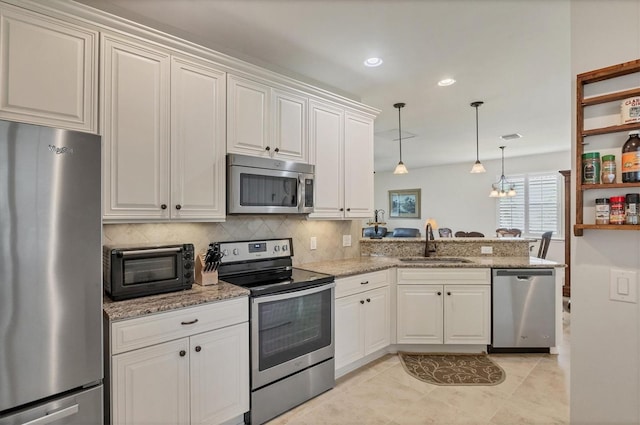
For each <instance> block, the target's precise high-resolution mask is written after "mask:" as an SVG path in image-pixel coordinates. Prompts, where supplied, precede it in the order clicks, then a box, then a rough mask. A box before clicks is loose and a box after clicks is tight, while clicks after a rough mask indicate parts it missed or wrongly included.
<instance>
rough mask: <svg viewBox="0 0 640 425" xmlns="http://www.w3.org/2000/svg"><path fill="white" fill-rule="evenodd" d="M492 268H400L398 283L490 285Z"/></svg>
mask: <svg viewBox="0 0 640 425" xmlns="http://www.w3.org/2000/svg"><path fill="white" fill-rule="evenodd" d="M490 282H491V269H471V268H469V269H438V268H429V269H398V285H419V284H421V283H446V284H448V285H455V284H460V285H474V284H478V285H488V284H489V283H490Z"/></svg>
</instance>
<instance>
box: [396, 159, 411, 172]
mask: <svg viewBox="0 0 640 425" xmlns="http://www.w3.org/2000/svg"><path fill="white" fill-rule="evenodd" d="M408 172H409V170H407V167H406V166H405V165H404V162H402V161H400V162H398V165H396V169H395V170H393V174H407V173H408Z"/></svg>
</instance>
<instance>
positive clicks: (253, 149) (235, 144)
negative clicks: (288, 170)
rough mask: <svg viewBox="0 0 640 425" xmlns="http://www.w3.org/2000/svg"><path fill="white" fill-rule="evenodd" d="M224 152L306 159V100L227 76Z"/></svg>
mask: <svg viewBox="0 0 640 425" xmlns="http://www.w3.org/2000/svg"><path fill="white" fill-rule="evenodd" d="M227 93H228V96H227V152H228V153H237V154H243V155H251V156H260V157H266V158H275V159H284V160H290V161H297V162H303V163H307V162H309V154H308V150H309V149H308V141H307V103H308V102H307V99H306V97H304V96H301V95H298V94H296V93H294V92H293V91H288V90H284V89H277V88H272V87H270V86H268V85H266V84H261V83H258V82H255V81H252V80H248V79H246V78H242V77H239V76H237V75H231V74H229V75H228V76H227Z"/></svg>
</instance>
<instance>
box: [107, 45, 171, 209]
mask: <svg viewBox="0 0 640 425" xmlns="http://www.w3.org/2000/svg"><path fill="white" fill-rule="evenodd" d="M101 50H102V68H101V69H102V73H101V75H102V85H101V97H102V123H103V132H102V136H103V149H104V151H103V153H104V154H103V164H104V165H103V172H104V177H103V181H104V191H103V196H104V201H103V208H104V219H105V220H109V219H118V218H124V219H163V218H164V219H168V218H169V210H168V205H169V179H168V177H167V176H169V73H170V56H169V54H168V53H167V52H163V51H160V50H158V49H157V48H155V47H154V46H150V45H147V44H143V43H141V42H138V41H133V40H130V39H124V38H120V37H116V36H111V35H104V36H103V37H102V49H101Z"/></svg>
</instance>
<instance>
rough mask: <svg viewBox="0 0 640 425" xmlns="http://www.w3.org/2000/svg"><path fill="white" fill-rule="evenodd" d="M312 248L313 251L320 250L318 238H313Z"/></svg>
mask: <svg viewBox="0 0 640 425" xmlns="http://www.w3.org/2000/svg"><path fill="white" fill-rule="evenodd" d="M310 248H311V249H317V248H318V238H316V237H315V236H311V243H310Z"/></svg>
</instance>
